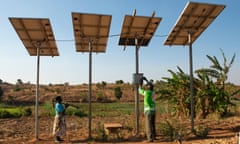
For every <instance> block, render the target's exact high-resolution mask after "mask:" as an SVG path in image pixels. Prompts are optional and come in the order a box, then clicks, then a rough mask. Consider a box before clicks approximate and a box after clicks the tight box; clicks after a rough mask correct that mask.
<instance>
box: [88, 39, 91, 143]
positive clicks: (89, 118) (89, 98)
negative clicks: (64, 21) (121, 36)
mask: <svg viewBox="0 0 240 144" xmlns="http://www.w3.org/2000/svg"><path fill="white" fill-rule="evenodd" d="M88 113H89V114H88V138H89V139H91V138H92V136H91V133H92V41H91V40H90V41H89V86H88Z"/></svg>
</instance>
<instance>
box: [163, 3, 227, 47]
mask: <svg viewBox="0 0 240 144" xmlns="http://www.w3.org/2000/svg"><path fill="white" fill-rule="evenodd" d="M224 8H225V6H224V5H216V4H207V3H196V2H188V3H187V5H186V7H185V8H184V10H183V12H182V14H181V15H180V17H179V18H178V21H177V23H176V24H175V26H174V28H173V29H172V31H171V33H170V35H169V36H168V38H167V40H166V41H165V43H164V45H187V44H188V34H189V32H190V33H191V41H192V42H194V41H195V40H196V39H197V38H198V37H199V35H200V34H201V33H202V32H203V31H204V30H205V29H206V28H207V27H208V26H209V25H210V24H211V23H212V21H213V20H214V19H215V18H216V17H217V16H218V15H219V14H220V13H221V12H222V10H223V9H224Z"/></svg>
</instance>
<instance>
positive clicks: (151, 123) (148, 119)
mask: <svg viewBox="0 0 240 144" xmlns="http://www.w3.org/2000/svg"><path fill="white" fill-rule="evenodd" d="M155 119H156V112H155V111H147V112H145V123H146V134H147V139H148V140H154V139H155V137H156V128H155Z"/></svg>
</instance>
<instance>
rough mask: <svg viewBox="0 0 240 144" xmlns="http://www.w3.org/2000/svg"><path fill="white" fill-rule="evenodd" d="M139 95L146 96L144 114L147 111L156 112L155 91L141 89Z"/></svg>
mask: <svg viewBox="0 0 240 144" xmlns="http://www.w3.org/2000/svg"><path fill="white" fill-rule="evenodd" d="M139 93H140V94H141V95H143V96H144V113H146V112H147V111H155V102H154V100H153V94H154V91H151V90H144V89H143V88H142V87H139Z"/></svg>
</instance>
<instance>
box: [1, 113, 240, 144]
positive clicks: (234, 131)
mask: <svg viewBox="0 0 240 144" xmlns="http://www.w3.org/2000/svg"><path fill="white" fill-rule="evenodd" d="M66 120H67V135H66V136H65V137H64V138H63V139H64V142H63V143H69V144H70V143H94V144H95V143H119V144H120V143H123V144H127V143H129V144H135V143H136V144H137V143H147V142H146V138H145V136H144V126H142V125H140V134H139V135H138V136H135V130H134V128H131V127H129V121H132V122H133V121H134V120H133V117H132V116H128V117H122V118H112V119H111V118H93V119H92V138H93V139H92V140H89V139H88V118H87V117H85V118H79V117H75V116H69V117H67V119H66ZM140 120H141V121H143V118H141V119H140ZM107 121H118V122H120V123H121V124H123V129H122V130H121V136H120V137H117V136H116V135H115V134H110V135H109V136H108V137H107V138H106V137H103V135H102V134H103V131H101V130H102V125H103V123H104V122H107ZM157 121H159V119H157ZM133 123H134V122H133ZM239 123H240V118H237V117H231V118H226V119H224V120H216V121H208V120H206V121H198V122H195V125H205V126H208V127H209V128H210V131H209V135H208V136H207V137H206V138H204V139H201V138H197V137H196V136H194V135H192V134H189V135H187V136H186V137H185V138H183V141H182V144H238V132H239V129H240V126H239ZM186 124H187V126H186V127H189V125H190V123H189V122H188V120H187V122H186ZM52 125H53V117H40V118H39V140H35V118H34V117H21V118H7V119H0V127H1V128H0V143H3V144H13V143H14V144H15V143H16V144H18V143H19V144H23V143H37V144H53V143H55V142H54V137H53V136H52V135H51V133H52ZM133 125H134V124H133ZM158 130H159V128H157V131H158ZM157 133H158V132H157ZM158 134H159V133H158ZM153 143H159V144H177V142H176V141H175V142H170V141H169V140H168V138H166V137H163V136H161V135H158V136H157V140H156V141H154V142H153Z"/></svg>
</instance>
